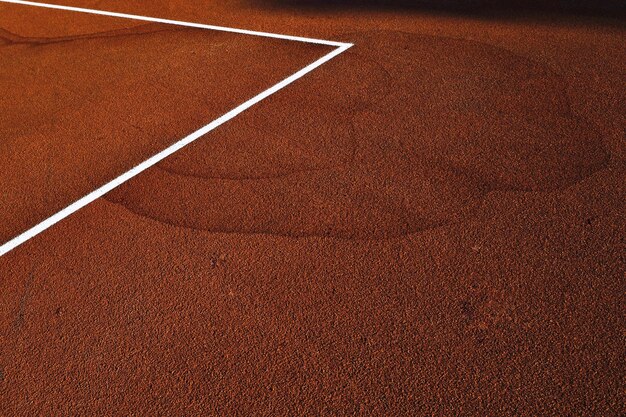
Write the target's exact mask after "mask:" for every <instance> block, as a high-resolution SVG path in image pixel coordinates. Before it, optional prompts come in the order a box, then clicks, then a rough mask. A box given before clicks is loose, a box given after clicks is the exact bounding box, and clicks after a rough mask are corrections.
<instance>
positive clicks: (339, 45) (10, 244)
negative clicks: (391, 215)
mask: <svg viewBox="0 0 626 417" xmlns="http://www.w3.org/2000/svg"><path fill="white" fill-rule="evenodd" d="M0 3H10V4H18V5H24V6H33V7H41V8H47V9H55V10H63V11H69V12H78V13H87V14H94V15H101V16H109V17H115V18H122V19H130V20H140V21H150V22H156V23H163V24H170V25H177V26H186V27H194V28H200V29H207V30H216V31H225V32H231V33H239V34H244V35H251V36H260V37H267V38H275V39H282V40H288V41H296V42H303V43H311V44H318V45H326V46H334V47H336V49H334V50H332V51H331V52H329V53H327V54H326V55H324V56H322V57H321V58H319V59H317V60H316V61H314V62H313V63H311V64H309V65H307V66H306V67H304V68H302V69H301V70H299V71H297V72H296V73H294V74H292V75H291V76H289V77H287V78H285V79H284V80H282V81H281V82H279V83H277V84H275V85H274V86H272V87H270V88H268V89H267V90H265V91H263V92H261V93H259V94H258V95H256V96H254V97H252V98H251V99H249V100H247V101H245V102H244V103H242V104H241V105H239V106H237V107H235V108H234V109H232V110H230V111H228V112H227V113H225V114H224V115H222V116H221V117H219V118H217V119H215V120H213V121H212V122H210V123H209V124H207V125H205V126H204V127H202V128H200V129H198V130H196V131H195V132H193V133H191V134H189V135H188V136H186V137H184V138H182V139H180V140H179V141H177V142H175V143H174V144H172V145H170V146H169V147H168V148H166V149H164V150H163V151H161V152H159V153H157V154H156V155H153V156H152V157H150V158H148V159H146V160H145V161H144V162H142V163H140V164H139V165H137V166H135V167H133V168H132V169H130V170H128V171H126V172H125V173H123V174H122V175H120V176H118V177H117V178H115V179H113V180H111V181H109V182H108V183H106V184H104V185H102V186H101V187H99V188H97V189H96V190H94V191H92V192H90V193H88V194H87V195H85V196H83V197H82V198H80V199H78V200H76V201H75V202H73V203H72V204H70V205H68V206H66V207H65V208H63V209H62V210H60V211H58V212H57V213H55V214H53V215H52V216H49V217H48V218H46V219H44V220H43V221H41V222H40V223H38V224H36V225H35V226H33V227H32V228H30V229H28V230H26V231H25V232H23V233H21V234H19V235H17V236H15V237H14V238H12V239H10V240H9V241H7V242H5V243H4V244H2V245H0V257H2V256H4V255H6V254H7V253H8V252H10V251H12V250H13V249H15V248H17V247H18V246H20V245H22V244H24V243H26V242H27V241H28V240H30V239H32V238H34V237H35V236H37V235H39V234H40V233H42V232H44V231H45V230H47V229H48V228H50V227H52V226H53V225H55V224H56V223H58V222H60V221H61V220H63V219H65V218H67V217H69V216H70V215H72V214H73V213H75V212H77V211H78V210H80V209H81V208H83V207H85V206H87V205H88V204H90V203H92V202H93V201H95V200H96V199H98V198H100V197H102V196H104V195H105V194H106V193H108V192H109V191H111V190H113V189H115V188H117V187H118V186H120V185H121V184H123V183H125V182H126V181H128V180H130V179H131V178H133V177H135V176H137V175H138V174H140V173H141V172H143V171H145V170H146V169H148V168H150V167H152V166H154V165H156V164H157V163H158V162H160V161H162V160H163V159H165V158H167V157H168V156H170V155H172V154H173V153H175V152H177V151H179V150H181V149H182V148H184V147H185V146H187V145H189V144H190V143H192V142H194V141H196V140H198V139H199V138H200V137H203V136H204V135H206V134H207V133H209V132H210V131H212V130H214V129H216V128H217V127H219V126H221V125H222V124H224V123H226V122H227V121H229V120H231V119H233V118H234V117H236V116H237V115H239V114H241V113H243V112H244V111H245V110H247V109H249V108H250V107H252V106H254V105H255V104H257V103H259V102H261V101H263V100H264V99H266V98H268V97H269V96H271V95H273V94H274V93H276V92H278V91H280V90H282V89H283V88H285V87H287V86H288V85H290V84H292V83H293V82H295V81H296V80H298V79H300V78H302V77H303V76H305V75H306V74H308V73H309V72H312V71H313V70H315V69H317V68H319V67H320V66H322V65H323V64H325V63H327V62H328V61H330V60H332V59H333V58H335V57H337V56H339V55H340V54H342V53H343V52H345V51H347V50H348V49H350V48H352V47H353V46H354V44H353V43H348V42H338V41H329V40H321V39H314V38H305V37H298V36H291V35H281V34H275V33H269V32H257V31H250V30H244V29H235V28H228V27H223V26H214V25H206V24H199V23H190V22H182V21H176V20H169V19H161V18H153V17H146V16H138V15H130V14H124V13H117V12H108V11H102V10H95V9H84V8H79V7H71V6H62V5H57V4H48V3H37V2H31V1H25V0H0Z"/></svg>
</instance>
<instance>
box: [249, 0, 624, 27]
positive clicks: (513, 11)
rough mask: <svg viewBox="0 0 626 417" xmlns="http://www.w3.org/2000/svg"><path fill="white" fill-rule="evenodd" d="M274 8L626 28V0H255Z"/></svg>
mask: <svg viewBox="0 0 626 417" xmlns="http://www.w3.org/2000/svg"><path fill="white" fill-rule="evenodd" d="M253 2H254V3H257V4H261V5H263V6H265V7H274V8H299V9H301V10H309V11H324V10H335V11H337V10H339V11H341V10H365V11H372V10H404V11H411V10H414V11H425V12H437V13H447V14H464V15H467V14H470V15H475V16H477V17H480V16H490V15H494V16H495V15H497V16H511V17H524V16H540V15H542V14H546V13H548V14H551V15H564V16H597V17H608V18H614V19H620V20H621V23H622V24H624V26H625V27H626V0H256V1H253Z"/></svg>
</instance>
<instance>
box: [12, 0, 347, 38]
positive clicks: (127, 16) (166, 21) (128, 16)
mask: <svg viewBox="0 0 626 417" xmlns="http://www.w3.org/2000/svg"><path fill="white" fill-rule="evenodd" d="M0 2H1V3H13V4H21V5H24V6H35V7H44V8H47V9H57V10H66V11H70V12H81V13H90V14H97V15H100V16H110V17H120V18H123V19H132V20H142V21H144V22H154V23H163V24H166V25H177V26H186V27H191V28H198V29H210V30H219V31H221V32H231V33H240V34H242V35H252V36H262V37H264V38H275V39H284V40H288V41H296V42H306V43H314V44H318V45H327V46H337V47H341V46H347V45H351V44H349V43H344V42H335V41H327V40H323V39H314V38H303V37H301V36H291V35H281V34H278V33H269V32H258V31H254V30H245V29H237V28H229V27H225V26H214V25H204V24H201V23H190V22H181V21H179V20H170V19H160V18H158V17H148V16H139V15H134V14H126V13H116V12H107V11H104V10H95V9H84V8H82V7H72V6H61V5H58V4H49V3H38V2H34V1H24V0H0Z"/></svg>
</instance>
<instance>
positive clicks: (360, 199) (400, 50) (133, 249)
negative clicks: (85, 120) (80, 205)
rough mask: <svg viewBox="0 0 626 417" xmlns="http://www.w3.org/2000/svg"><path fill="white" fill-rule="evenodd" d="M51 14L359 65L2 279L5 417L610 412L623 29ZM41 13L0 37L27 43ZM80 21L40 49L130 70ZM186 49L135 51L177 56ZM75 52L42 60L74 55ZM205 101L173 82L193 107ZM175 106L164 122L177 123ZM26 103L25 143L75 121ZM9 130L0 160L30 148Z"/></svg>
mask: <svg viewBox="0 0 626 417" xmlns="http://www.w3.org/2000/svg"><path fill="white" fill-rule="evenodd" d="M66 4H72V5H79V6H85V7H95V8H101V9H105V10H115V11H122V12H128V13H136V14H143V15H152V16H159V17H167V18H172V19H180V20H187V21H196V22H206V23H216V24H221V25H226V26H235V27H243V28H249V29H257V30H268V31H274V32H281V33H290V34H297V35H303V36H314V37H321V38H326V39H333V40H345V41H350V42H353V43H355V45H356V46H355V47H354V48H353V49H351V50H349V51H348V52H346V53H345V54H344V55H341V56H340V57H338V58H336V59H335V60H333V61H331V62H330V63H328V64H326V65H324V66H323V67H321V68H320V69H319V70H316V71H315V72H313V73H311V74H309V75H308V76H306V77H305V78H303V79H301V80H299V81H298V82H297V83H296V84H294V85H292V86H290V87H288V88H287V89H285V90H283V91H281V92H280V93H278V94H277V95H275V96H273V97H272V98H270V99H269V100H268V101H267V102H264V103H262V104H260V105H259V106H257V107H254V108H252V109H251V110H250V111H248V112H246V113H244V114H242V115H241V116H239V117H237V118H236V119H234V120H232V121H231V122H229V123H228V124H227V125H224V126H222V127H221V128H219V129H218V130H216V131H214V132H212V133H211V134H209V135H208V136H207V137H205V138H203V139H201V140H200V141H198V142H196V143H194V144H193V145H191V146H189V147H188V148H186V149H184V150H183V151H181V152H180V153H178V154H176V155H174V156H172V157H171V158H169V159H167V160H165V161H164V162H162V163H161V164H159V165H158V166H156V167H154V168H152V169H150V170H148V171H146V172H145V173H144V174H142V175H140V176H138V177H136V178H135V179H134V180H132V181H131V182H129V183H127V184H125V185H124V186H122V187H120V188H119V189H117V190H115V191H114V192H112V193H110V194H109V195H107V196H106V198H104V199H100V200H98V201H96V202H95V203H93V204H91V205H90V206H88V207H86V208H85V209H83V210H81V211H80V212H78V213H77V214H75V215H73V216H71V217H70V218H68V219H66V220H65V221H63V222H61V223H60V224H59V225H57V226H55V227H53V228H52V229H50V230H49V231H47V232H45V233H43V234H42V235H39V236H38V237H36V238H35V239H33V240H31V241H29V242H28V243H26V244H25V245H23V246H21V247H19V248H17V249H16V250H14V251H13V252H10V253H9V254H8V255H6V256H4V257H2V258H0V276H1V277H2V280H1V281H0V288H1V291H0V297H1V298H0V300H1V302H0V335H1V336H2V339H0V354H1V356H0V401H1V402H0V410H4V411H3V414H6V415H30V414H47V415H59V414H61V415H65V414H73V415H76V414H78V415H93V414H116V415H124V414H130V413H139V414H144V415H151V414H166V415H181V414H184V415H204V414H214V415H251V414H253V415H256V414H260V415H319V414H321V415H355V414H356V415H432V414H436V415H603V416H604V415H606V416H609V415H622V414H624V412H625V411H626V410H625V405H624V404H625V395H624V393H625V391H624V377H625V373H624V361H623V358H624V354H625V353H626V352H624V346H625V344H624V342H625V340H624V335H625V334H626V333H625V331H626V329H625V328H624V301H625V300H624V289H625V285H624V284H625V282H624V278H625V265H626V259H625V253H626V247H625V243H624V237H625V235H626V233H625V232H626V224H625V223H626V222H625V220H624V208H625V207H624V201H626V186H625V185H624V184H625V183H626V182H625V181H624V180H625V179H626V166H625V165H626V164H625V163H624V161H625V157H626V146H625V141H624V126H625V124H626V123H625V120H624V115H625V114H626V108H625V103H626V100H624V98H625V91H624V85H626V75H625V74H626V72H625V71H624V62H623V45H624V39H625V32H624V30H623V28H622V27H620V26H619V25H616V24H615V23H614V22H611V21H608V20H602V19H588V18H585V19H583V18H577V19H573V18H566V17H555V18H554V19H553V20H548V19H546V20H538V19H517V20H511V19H509V20H506V19H479V18H471V17H464V16H446V15H435V14H426V13H423V12H420V11H418V10H403V11H402V12H401V13H398V12H394V11H390V10H387V11H377V10H373V9H372V10H365V9H360V10H358V11H354V10H351V9H349V8H348V9H340V10H335V11H332V12H331V11H328V12H324V11H313V10H309V11H308V12H306V13H303V12H302V11H300V10H297V9H292V8H270V7H266V6H263V5H260V4H255V3H254V2H249V3H242V2H234V1H233V2H219V3H218V2H212V3H211V6H210V7H207V6H206V2H200V1H197V2H185V3H184V4H176V2H173V1H171V2H167V1H164V0H163V1H155V2H150V4H148V5H141V6H140V5H128V4H126V3H125V2H120V1H99V2H95V1H72V2H71V3H70V2H69V0H68V3H66ZM38 13H40V16H39V17H38V18H37V19H35V18H29V19H28V20H26V21H24V22H21V23H20V22H17V23H14V20H11V23H6V22H5V23H3V24H2V25H0V26H2V27H3V28H4V29H5V30H7V31H9V32H11V33H13V34H15V35H17V36H21V37H31V38H32V37H41V36H45V34H42V33H40V31H41V30H42V29H41V26H42V25H43V24H44V22H45V21H46V20H45V18H46V14H47V13H48V12H46V13H43V12H42V11H38ZM0 16H2V15H1V14H0ZM0 19H2V18H1V17H0ZM39 19H41V20H39ZM81 19H87V18H85V17H81ZM81 19H79V20H77V21H76V24H74V23H73V22H65V23H61V24H59V25H56V28H57V29H58V31H59V32H58V33H54V36H74V37H75V36H77V35H85V34H88V35H87V38H84V37H81V38H80V39H81V40H80V41H79V42H94V41H93V40H89V41H88V40H82V39H92V36H100V35H93V33H100V34H101V33H102V32H105V31H110V30H118V31H119V30H122V32H116V33H119V34H120V36H119V38H117V37H116V42H119V48H121V50H122V51H124V52H125V51H132V50H138V49H139V50H141V51H146V50H149V49H150V48H146V47H145V46H146V45H145V44H143V42H148V41H147V40H142V41H141V43H139V44H138V43H137V36H135V35H136V34H130V33H128V34H127V33H126V32H124V31H123V28H122V27H119V26H118V27H112V26H106V25H105V26H102V27H101V26H98V25H99V23H93V24H92V23H88V22H87V21H84V20H81ZM89 19H93V17H89ZM124 23H126V24H127V25H128V22H124ZM115 24H118V25H119V23H115ZM7 25H8V27H7ZM91 25H95V26H91ZM55 30H56V29H55ZM133 30H136V29H133ZM150 30H152V28H150ZM89 34H91V35H89ZM48 36H51V35H48ZM155 36H157V35H155ZM158 36H161V35H158ZM170 36H174V37H172V38H169V37H170ZM197 36H206V35H197V34H196V32H195V31H191V32H189V33H188V32H185V31H183V32H180V33H175V34H168V35H167V37H166V38H165V39H162V40H155V45H156V44H158V45H159V47H161V48H170V49H171V50H172V51H177V50H178V48H182V47H183V46H184V47H185V48H188V49H189V50H191V49H192V48H193V47H195V45H196V44H199V39H197V38H196V37H197ZM142 39H143V37H142ZM240 39H242V38H240ZM227 40H228V39H227ZM98 42H102V45H101V46H98V47H97V48H96V49H97V50H98V51H102V50H106V48H108V47H111V48H113V47H112V46H111V45H113V43H112V42H113V41H105V40H104V39H102V40H99V41H98ZM241 42H244V41H243V40H241ZM255 42H256V43H253V46H256V47H257V48H258V49H249V48H251V46H248V45H245V44H243V43H240V42H235V43H234V44H233V46H232V48H235V51H236V52H235V56H238V57H240V58H238V59H242V58H243V61H244V62H242V63H240V64H241V66H237V68H258V69H259V70H261V72H263V71H268V70H271V71H270V72H264V73H263V74H262V75H263V76H265V77H268V79H270V78H272V77H280V75H282V74H284V73H285V72H287V73H288V70H290V69H291V68H292V66H291V65H293V68H299V67H301V66H302V61H303V60H304V61H306V59H308V58H309V57H313V56H314V55H315V54H316V53H319V52H321V53H320V54H319V55H321V54H323V51H320V48H317V51H316V50H315V49H316V48H312V49H309V50H307V49H306V48H304V49H301V48H302V47H301V46H297V45H296V46H295V47H292V48H293V49H289V48H290V46H289V45H287V46H285V48H287V49H284V50H282V49H281V53H280V58H277V59H279V61H276V60H275V59H271V60H268V58H267V57H266V53H265V52H263V51H264V50H263V45H262V44H263V42H259V41H258V40H257V41H255ZM5 44H8V45H11V43H10V42H9V41H5ZM54 45H56V44H54ZM69 45H70V44H68V45H66V46H63V47H65V48H68V50H67V51H62V52H61V53H64V54H80V53H81V49H80V48H72V47H71V46H69ZM281 45H282V44H281ZM14 46H15V45H14ZM50 47H53V48H61V46H60V45H56V46H53V45H50ZM6 48H7V46H0V50H3V49H6ZM201 49H202V48H201ZM246 50H249V53H248V54H245V51H246ZM82 51H83V53H84V50H82ZM283 51H284V52H283ZM2 53H3V54H4V53H6V52H5V51H3V52H2ZM145 53H146V54H149V52H145ZM237 54H239V55H237ZM298 54H299V55H298ZM319 55H317V56H319ZM25 56H26V55H25ZM289 56H293V57H294V61H293V62H291V60H288V59H287V58H288V57H289ZM285 57H287V58H285ZM295 57H298V58H299V59H295ZM15 59H17V58H15ZM313 59H314V58H313ZM268 61H270V62H269V65H268ZM3 62H5V61H3ZM213 62H217V61H213ZM215 65H218V63H216V64H215ZM219 65H235V64H234V63H231V62H230V61H228V62H227V63H226V62H224V63H221V61H220V63H219ZM70 68H71V66H70ZM86 68H88V67H86ZM263 68H266V69H265V70H263ZM68 69H69V68H68ZM212 69H215V68H212ZM207 70H209V69H208V68H207ZM0 71H1V73H2V74H5V73H10V72H11V71H14V69H11V67H9V66H4V65H3V66H2V67H0ZM280 71H283V72H280ZM156 72H157V71H154V73H155V74H156ZM279 72H280V73H279ZM13 74H14V73H13ZM99 75H100V76H101V75H102V74H99ZM121 75H124V74H121ZM121 75H120V76H121ZM194 75H196V74H194ZM129 76H130V74H129ZM233 76H235V74H233ZM199 77H200V75H196V76H191V75H190V76H189V77H187V78H188V79H189V81H190V83H191V84H190V85H192V86H194V85H198V84H200V85H202V83H203V82H205V83H204V84H203V85H204V86H205V87H206V88H214V87H212V86H214V85H215V84H214V83H213V82H212V81H211V80H210V79H209V78H205V79H200V78H199ZM237 77H241V75H239V74H237ZM255 77H256V76H254V75H253V76H251V77H249V78H247V79H246V80H248V81H249V83H248V84H247V85H248V86H250V85H251V84H250V83H253V82H257V81H258V82H261V81H264V79H257V78H255ZM248 81H247V82H248ZM21 82H26V81H24V80H22V81H21ZM90 82H93V83H95V85H98V86H100V85H106V83H105V82H104V80H101V79H100V77H94V80H90ZM216 82H217V81H216ZM219 82H223V83H231V84H229V85H235V86H238V87H241V88H244V87H245V86H240V84H238V83H237V82H236V80H229V79H228V77H225V78H223V79H220V80H219ZM98 83H100V84H98ZM196 83H197V84H196ZM261 84H262V85H264V86H267V84H263V83H261ZM176 85H177V86H178V88H177V89H175V90H173V91H168V92H167V94H170V95H169V96H166V97H164V98H163V97H161V95H160V94H159V95H158V97H159V99H161V98H162V99H163V100H165V101H167V100H171V101H172V102H176V100H184V99H186V98H187V97H186V91H188V90H185V88H188V86H187V85H185V84H184V83H183V80H182V79H181V80H180V83H176ZM11 88H17V87H11ZM246 88H247V87H246ZM11 91H13V90H11ZM15 91H18V90H15ZM95 91H96V92H97V93H98V95H99V93H100V91H99V90H95ZM193 91H197V90H195V89H194V90H193ZM244 91H249V90H244ZM203 92H204V93H205V94H207V95H208V96H209V97H211V98H213V97H218V96H219V100H224V101H220V103H228V100H231V99H232V100H235V101H237V99H238V98H239V97H234V96H233V95H232V94H231V92H230V91H221V90H220V89H216V90H209V91H203ZM94 94H95V93H94ZM136 94H139V95H141V94H143V93H142V91H137V92H136ZM164 94H166V93H164ZM222 95H223V97H222ZM112 97H113V96H111V98H112ZM63 99H64V100H65V101H64V103H66V104H65V105H66V106H68V107H71V105H73V104H74V99H71V98H68V97H67V96H63ZM122 99H124V100H126V98H124V97H122ZM147 100H148V101H147V103H146V105H151V106H153V108H158V109H160V110H161V113H157V115H156V116H154V117H156V118H157V120H160V118H161V117H163V119H162V122H163V123H164V124H168V123H173V124H172V125H167V126H169V128H171V129H172V131H171V132H176V133H178V132H179V131H183V134H185V133H188V132H185V129H187V128H188V127H189V124H193V122H194V120H195V119H193V117H192V116H191V115H188V116H189V118H188V119H185V118H181V117H177V118H174V119H173V121H172V119H171V118H166V116H165V114H168V115H169V114H170V112H169V110H170V109H161V108H160V105H161V104H160V103H159V102H157V101H156V97H154V100H155V101H152V99H151V98H148V99H147ZM216 100H217V98H216ZM0 103H1V104H0V106H2V108H3V109H6V108H15V107H14V106H13V105H11V104H7V100H4V99H3V100H2V101H0ZM22 103H23V104H20V106H22V107H20V109H22V108H23V110H20V112H23V113H24V114H30V115H31V116H29V117H31V118H32V114H33V113H28V112H29V111H32V112H34V113H35V114H38V115H41V117H42V120H41V124H42V125H43V126H45V125H46V123H49V120H52V119H53V118H54V117H64V118H65V117H69V115H70V114H71V115H76V116H75V117H81V116H78V114H82V113H80V112H78V111H76V112H73V113H72V112H70V111H69V110H64V112H63V113H62V114H60V115H57V114H54V113H55V112H54V108H55V107H54V104H51V103H50V102H49V101H43V102H41V103H39V101H37V103H39V104H37V106H44V107H45V109H49V110H48V113H46V112H45V111H41V109H40V108H37V109H34V108H32V107H30V106H28V105H27V103H25V102H22ZM125 103H129V104H132V103H134V101H133V99H132V98H128V101H125ZM161 103H162V102H161ZM188 103H189V105H188V106H187V107H186V108H187V109H189V110H188V111H196V112H198V113H195V114H197V115H200V114H202V113H201V112H205V111H208V112H210V111H211V108H209V109H208V110H207V109H206V108H196V107H195V105H194V103H192V102H191V101H189V102H188ZM79 109H80V110H83V109H85V110H86V111H87V112H89V111H91V112H96V113H98V112H100V111H101V109H100V108H99V107H98V106H97V105H96V106H94V105H93V104H91V105H81V106H80V107H79ZM35 110H37V111H35ZM165 110H167V111H165ZM50 113H52V114H50ZM46 114H48V115H49V119H46ZM87 114H89V113H87ZM2 117H4V118H6V117H7V113H5V114H4V115H3V116H2ZM8 117H9V118H8V119H7V120H8V121H9V122H8V123H7V124H6V126H9V127H8V130H7V128H6V127H5V119H1V120H3V124H2V129H3V130H2V132H3V135H4V132H6V131H13V130H11V129H15V128H14V127H12V126H22V127H20V128H21V129H27V128H29V127H31V126H32V129H33V131H34V132H35V133H34V134H36V133H37V132H38V130H40V129H41V128H40V127H38V126H37V125H31V124H30V121H29V120H30V119H29V120H25V119H22V118H20V117H19V113H18V112H15V113H10V115H9V116H8ZM102 117H105V115H103V116H102ZM137 117H138V118H139V121H140V122H142V123H143V122H145V123H148V122H149V121H150V116H146V115H145V114H143V116H142V114H139V115H138V116H137ZM144 117H146V118H144ZM19 123H22V125H19ZM94 126H95V125H94ZM103 126H108V125H107V124H103ZM167 126H166V127H167ZM195 127H196V126H194V128H195ZM164 129H165V128H164ZM191 130H193V128H192V129H191ZM103 132H104V133H105V134H106V133H107V132H109V130H107V129H106V128H105V129H104V130H103ZM46 133H47V131H46V132H43V134H44V135H45V134H46ZM127 135H128V136H127V137H134V136H133V132H127ZM166 135H167V133H166V132H165V131H154V132H146V136H145V140H146V143H153V144H155V143H156V144H161V143H164V142H167V141H168V140H170V139H171V138H168V137H166ZM68 139H69V138H68ZM138 140H139V139H138ZM42 141H44V142H45V136H44V137H43V138H42ZM1 146H3V149H4V148H5V147H6V148H7V149H11V147H9V146H5V145H4V143H3V144H2V145H1ZM12 146H13V145H12ZM33 146H35V145H33ZM67 146H68V148H67V149H70V150H72V148H71V146H72V144H71V143H70V142H69V141H68V143H67ZM15 149H17V148H15ZM98 149H100V148H98ZM149 149H150V148H149V147H145V148H142V150H139V149H135V148H134V147H133V149H130V148H129V149H125V150H123V151H121V152H120V153H119V154H118V155H117V158H120V156H119V155H128V154H129V153H131V152H137V153H136V154H135V155H136V156H137V157H139V156H140V155H142V153H141V152H147V150H149ZM15 152H17V151H15ZM75 152H80V154H81V155H83V154H85V155H86V154H89V152H87V151H86V150H85V149H82V147H80V146H77V147H76V149H75ZM100 152H102V150H100ZM3 154H4V152H3ZM2 158H6V159H7V160H9V159H10V156H9V157H7V156H6V155H5V156H2ZM33 158H36V157H33ZM40 158H43V157H42V156H40ZM10 160H11V161H12V162H11V163H12V164H15V159H10ZM34 163H37V162H34ZM39 164H40V163H39ZM58 166H59V167H60V168H63V167H65V166H66V165H63V164H59V165H58ZM22 169H23V168H22ZM73 169H74V168H73ZM3 170H4V168H3ZM13 170H17V168H12V171H10V172H14V171H13ZM92 170H93V168H92ZM98 172H102V174H103V175H105V174H107V175H108V174H109V173H111V172H113V171H106V170H105V167H104V166H103V168H102V170H101V171H98ZM2 175H3V177H2V179H3V180H5V175H6V174H4V171H3V174H2ZM12 175H15V174H12ZM79 175H80V173H79ZM42 187H43V188H44V189H45V183H44V185H42ZM72 189H74V188H72ZM53 195H54V196H55V198H59V200H57V201H61V200H60V198H61V197H65V196H67V194H65V195H59V194H58V193H53ZM39 201H48V200H39ZM47 208H48V206H47V205H46V206H43V205H42V204H41V203H38V204H34V205H33V207H32V208H29V209H28V210H29V213H30V212H31V211H33V212H34V211H35V210H41V211H40V213H41V212H44V211H45V210H46V209H47ZM2 210H3V214H2V215H3V216H5V212H6V211H7V210H8V209H6V208H4V207H3V209H2ZM3 218H4V217H3ZM4 224H5V223H3V226H2V228H3V230H5V228H6V230H10V228H11V227H13V226H11V225H8V226H4Z"/></svg>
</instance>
